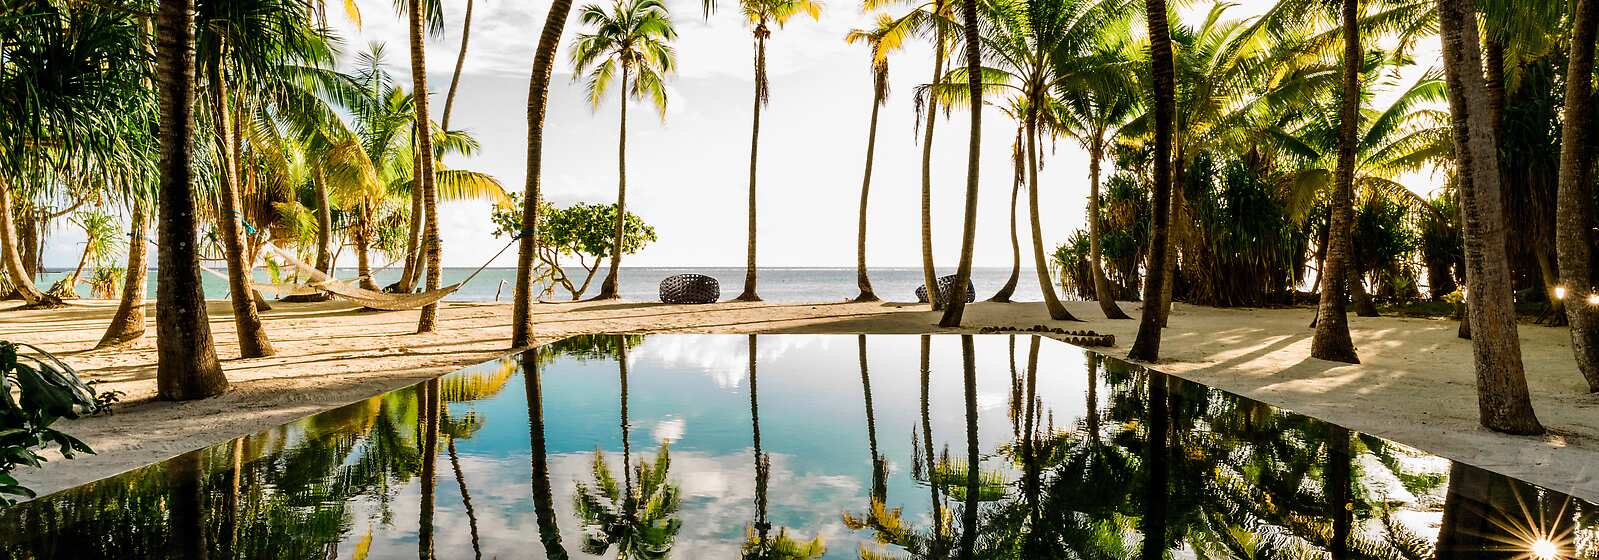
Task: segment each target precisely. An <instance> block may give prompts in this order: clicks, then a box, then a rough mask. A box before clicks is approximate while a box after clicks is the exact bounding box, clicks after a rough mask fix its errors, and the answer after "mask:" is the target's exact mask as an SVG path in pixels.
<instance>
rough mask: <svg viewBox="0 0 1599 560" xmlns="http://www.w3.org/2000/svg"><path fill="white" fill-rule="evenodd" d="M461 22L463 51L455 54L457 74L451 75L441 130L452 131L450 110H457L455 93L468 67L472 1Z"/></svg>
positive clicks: (468, 0) (441, 120) (467, 0)
mask: <svg viewBox="0 0 1599 560" xmlns="http://www.w3.org/2000/svg"><path fill="white" fill-rule="evenodd" d="M462 18H463V19H462V20H461V50H460V51H459V52H457V53H456V54H455V73H454V74H451V75H450V89H449V93H446V94H444V115H443V116H442V117H440V120H439V128H442V129H444V131H445V132H449V130H450V109H453V108H455V91H456V90H457V89H458V88H460V87H461V67H462V66H465V65H466V45H467V41H469V40H471V39H472V0H466V14H465V15H464V16H462Z"/></svg>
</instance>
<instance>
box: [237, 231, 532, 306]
mask: <svg viewBox="0 0 1599 560" xmlns="http://www.w3.org/2000/svg"><path fill="white" fill-rule="evenodd" d="M516 241H517V240H516V239H512V240H511V241H510V242H509V243H506V244H505V246H504V247H501V248H500V250H499V252H497V253H494V256H493V257H489V260H487V261H484V262H483V265H482V266H479V267H477V269H475V270H473V271H472V273H471V274H468V275H467V276H466V278H463V279H462V280H461V281H460V282H456V283H454V284H450V285H448V286H444V287H442V288H438V289H434V290H428V291H425V292H417V293H414V294H390V293H384V292H379V291H374V290H368V289H365V288H362V287H360V286H358V285H356V284H355V283H354V282H351V281H346V280H339V279H336V278H332V277H330V276H328V275H327V274H324V273H323V272H322V271H320V270H317V269H316V267H314V266H311V265H310V264H307V263H306V262H304V261H301V260H299V259H296V258H294V256H293V255H290V254H288V253H287V252H286V251H284V250H282V249H279V248H277V247H275V246H273V245H272V244H271V243H268V244H266V245H264V246H263V247H262V250H263V251H264V254H272V255H276V256H277V257H278V258H279V259H281V260H283V261H284V262H286V263H288V264H289V266H292V267H294V268H296V269H298V270H300V271H301V272H304V273H306V275H307V276H310V277H311V279H312V281H311V282H310V283H308V284H307V285H308V286H310V287H312V288H315V289H317V290H321V291H323V292H327V293H329V294H332V295H334V296H335V297H338V298H340V299H343V300H347V301H350V302H352V303H355V304H357V305H360V306H362V307H369V308H372V309H381V310H384V311H404V310H408V309H416V308H419V307H424V306H427V305H432V304H434V303H438V302H439V301H440V300H443V299H444V298H446V297H449V296H450V294H453V293H455V292H456V291H457V290H460V289H461V287H462V286H465V285H466V284H467V283H468V282H471V281H472V279H473V278H477V275H478V274H480V273H482V272H483V270H484V269H487V268H488V267H489V265H490V264H493V263H494V260H495V259H498V258H500V255H503V254H505V251H506V250H507V249H510V248H511V245H513V244H515V243H516Z"/></svg>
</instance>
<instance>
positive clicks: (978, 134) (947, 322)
mask: <svg viewBox="0 0 1599 560" xmlns="http://www.w3.org/2000/svg"><path fill="white" fill-rule="evenodd" d="M978 26H979V21H978V19H977V2H976V1H975V0H967V1H965V2H962V3H961V31H962V32H963V33H964V35H965V38H964V40H965V47H966V48H965V52H966V83H967V89H968V93H967V95H968V96H970V97H971V99H970V103H969V104H970V105H971V111H972V124H971V131H970V132H969V135H970V138H971V141H970V143H969V145H968V147H967V156H966V207H965V212H964V215H963V216H962V217H961V226H962V227H961V255H960V260H959V261H958V262H957V264H956V266H955V283H954V284H953V286H952V287H951V288H950V293H949V296H950V297H949V299H950V300H949V301H947V302H945V305H944V316H943V317H942V318H940V319H939V321H938V326H941V327H959V326H960V325H961V315H962V314H963V313H964V312H965V311H966V296H967V293H966V290H967V289H968V288H969V286H967V283H968V282H970V281H971V278H972V250H973V248H974V246H975V245H976V244H977V189H978V186H979V184H978V183H979V181H980V178H979V176H978V174H977V168H978V163H980V162H981V161H982V157H981V156H982V142H983V130H982V124H983V60H982V52H983V43H982V42H981V41H979V40H978ZM935 287H936V286H932V285H930V286H929V287H928V289H927V292H928V294H932V293H933V292H934V291H937V290H934V288H935ZM1050 292H1051V294H1050V295H1054V294H1053V292H1054V290H1050ZM929 297H931V296H929ZM1056 303H1057V304H1059V302H1056ZM1051 315H1053V314H1051ZM972 431H975V428H973V429H972ZM974 449H975V448H974ZM975 452H976V451H973V453H975ZM969 469H970V470H971V471H972V476H974V477H975V476H976V472H977V464H976V463H972V464H971V465H970V466H969ZM969 515H972V516H975V515H977V512H976V511H972V512H970V513H969ZM972 520H973V521H975V520H976V517H972ZM966 552H967V553H968V555H969V554H970V552H971V550H970V547H967V548H966Z"/></svg>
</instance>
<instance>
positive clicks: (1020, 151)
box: [988, 111, 1027, 303]
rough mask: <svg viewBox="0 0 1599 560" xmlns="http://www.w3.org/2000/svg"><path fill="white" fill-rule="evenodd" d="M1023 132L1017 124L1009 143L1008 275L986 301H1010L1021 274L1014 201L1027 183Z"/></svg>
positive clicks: (1013, 118) (1015, 117)
mask: <svg viewBox="0 0 1599 560" xmlns="http://www.w3.org/2000/svg"><path fill="white" fill-rule="evenodd" d="M1018 114H1020V111H1006V115H1008V116H1010V118H1011V120H1017V121H1019V120H1021V119H1018V118H1017V115H1018ZM1025 132H1026V128H1025V127H1022V126H1017V127H1016V139H1015V140H1013V141H1011V145H1010V162H1011V181H1010V256H1011V264H1010V276H1009V277H1008V278H1006V279H1005V284H1004V285H1001V286H1000V287H999V291H997V292H994V297H991V298H988V301H992V302H996V303H1010V302H1011V300H1010V297H1011V296H1012V295H1015V293H1016V283H1017V282H1019V281H1021V276H1022V245H1021V241H1020V240H1019V239H1018V238H1017V235H1016V202H1017V201H1018V200H1020V197H1021V193H1022V185H1024V184H1026V183H1027V174H1026V173H1024V172H1023V171H1022V165H1024V164H1025V161H1026V157H1025V155H1026V151H1027V148H1026V147H1025V146H1026V145H1025V144H1024V143H1023V142H1022V134H1023V133H1025Z"/></svg>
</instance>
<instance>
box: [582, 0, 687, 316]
mask: <svg viewBox="0 0 1599 560" xmlns="http://www.w3.org/2000/svg"><path fill="white" fill-rule="evenodd" d="M577 20H578V23H580V24H582V25H584V26H587V27H590V28H593V32H592V33H579V34H578V36H577V38H576V42H575V43H573V44H572V66H573V67H574V68H575V71H574V72H573V74H572V79H574V80H576V79H577V78H578V73H581V72H588V97H589V103H590V104H591V105H592V106H593V107H594V108H595V109H598V108H599V105H600V100H602V99H603V98H604V97H605V92H606V90H607V89H608V88H610V86H611V79H612V77H613V76H615V75H616V72H617V70H618V69H620V70H621V73H622V81H621V82H620V84H619V85H620V87H621V93H620V95H618V96H617V97H618V98H619V99H620V101H621V103H620V105H621V109H620V111H621V121H620V122H621V124H620V125H619V126H618V128H617V134H616V136H617V142H616V208H617V210H616V235H615V237H614V241H613V242H612V244H611V246H612V247H616V248H617V249H616V250H613V251H611V270H610V272H608V273H607V274H606V275H605V280H604V281H602V282H600V293H599V294H598V295H596V296H594V299H615V298H617V297H619V296H620V294H619V292H618V287H617V284H618V282H619V281H620V275H621V269H622V253H623V251H622V250H621V247H623V246H624V244H623V243H622V241H623V234H624V232H625V230H626V224H627V102H628V99H629V98H637V99H641V100H649V102H650V103H651V104H652V105H654V106H655V110H656V112H658V113H660V116H661V119H662V120H665V119H666V75H667V74H670V73H672V71H673V69H674V67H675V66H676V65H677V53H676V52H675V51H673V49H672V45H671V44H670V43H671V42H672V40H674V39H676V38H677V31H676V30H675V29H673V28H672V17H671V14H669V13H667V11H666V4H665V3H664V2H662V1H661V0H615V1H614V2H613V3H612V4H611V10H610V12H606V10H605V8H603V7H601V6H600V5H598V4H589V5H587V6H584V7H583V8H582V9H580V10H579V11H578V15H577Z"/></svg>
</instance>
